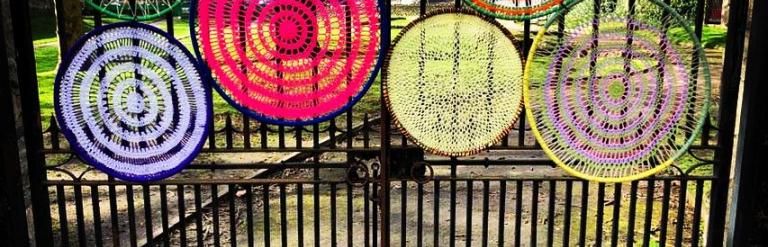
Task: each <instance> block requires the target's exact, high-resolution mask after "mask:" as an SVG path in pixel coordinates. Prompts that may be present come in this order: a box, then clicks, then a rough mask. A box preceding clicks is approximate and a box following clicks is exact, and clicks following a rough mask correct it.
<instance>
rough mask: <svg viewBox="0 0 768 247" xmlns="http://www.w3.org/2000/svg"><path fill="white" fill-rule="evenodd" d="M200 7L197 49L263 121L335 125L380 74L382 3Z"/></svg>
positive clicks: (233, 2)
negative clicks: (336, 118)
mask: <svg viewBox="0 0 768 247" xmlns="http://www.w3.org/2000/svg"><path fill="white" fill-rule="evenodd" d="M192 9H193V11H194V13H192V15H191V16H192V19H193V20H192V21H191V23H192V24H191V25H192V30H193V32H194V33H193V35H192V36H193V39H194V42H193V43H194V45H195V50H196V52H198V56H200V57H201V58H202V59H203V60H204V61H205V63H207V65H208V67H210V69H211V72H212V74H213V77H215V79H216V81H217V84H216V87H217V89H218V90H219V92H220V93H221V95H222V96H223V97H224V98H225V99H227V100H228V101H229V102H230V103H231V104H232V105H234V106H236V107H237V108H239V109H240V110H241V111H243V112H245V113H246V114H248V115H250V116H251V117H254V118H256V119H259V120H261V121H265V122H269V123H275V124H287V125H302V124H310V123H317V122H320V121H324V120H327V119H330V118H332V117H334V116H336V115H338V114H339V113H341V112H343V111H345V110H346V109H348V108H349V107H351V106H352V105H353V104H354V103H355V102H356V101H357V100H358V99H360V98H361V97H362V95H363V94H364V93H365V91H366V90H367V89H368V87H369V86H370V84H371V82H372V81H373V79H374V77H375V76H374V75H375V73H376V72H377V70H378V64H379V44H380V37H379V32H380V27H379V12H378V9H377V2H376V0H355V1H353V0H328V1H325V0H199V1H197V2H196V3H195V2H193V7H192ZM195 25H197V26H195Z"/></svg>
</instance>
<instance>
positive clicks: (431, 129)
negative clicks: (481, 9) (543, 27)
mask: <svg viewBox="0 0 768 247" xmlns="http://www.w3.org/2000/svg"><path fill="white" fill-rule="evenodd" d="M382 83H383V87H384V98H385V100H386V103H387V106H388V108H389V110H390V111H391V113H392V116H393V119H394V122H395V124H396V125H397V127H398V128H399V129H400V130H401V132H403V133H404V134H405V135H406V136H408V137H409V138H410V139H411V140H412V141H413V142H415V143H417V144H418V145H419V146H421V147H422V148H424V149H425V150H427V151H429V152H432V153H435V154H440V155H449V156H464V155H470V154H473V153H476V152H479V151H481V150H482V149H484V148H486V147H488V146H491V145H493V144H494V143H496V142H497V141H499V140H500V139H501V138H502V137H503V136H504V135H506V133H507V132H508V130H509V129H510V128H511V127H512V125H513V124H514V123H515V121H516V120H517V118H518V116H519V115H520V114H519V113H520V110H521V106H522V104H521V98H522V88H521V84H522V60H521V58H520V55H519V52H518V50H517V48H516V47H515V44H514V41H513V39H512V34H511V33H509V31H507V30H506V29H505V28H503V27H502V26H501V25H500V24H499V23H498V22H496V21H494V20H493V19H490V18H486V17H483V16H478V15H476V14H474V13H473V12H470V11H462V10H440V11H436V12H432V13H430V14H428V15H426V16H423V17H421V18H419V19H417V20H415V21H413V22H411V24H409V25H408V26H407V27H405V28H404V29H403V31H402V32H400V34H399V35H398V37H397V38H396V39H395V41H394V44H393V45H392V48H391V49H390V53H389V54H388V56H387V58H386V59H385V62H384V69H383V71H382Z"/></svg>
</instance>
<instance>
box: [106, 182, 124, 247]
mask: <svg viewBox="0 0 768 247" xmlns="http://www.w3.org/2000/svg"><path fill="white" fill-rule="evenodd" d="M114 180H115V179H114V178H113V177H112V176H109V177H108V181H114ZM107 188H108V189H109V192H108V195H109V216H110V223H111V225H112V245H113V246H119V245H120V244H121V243H122V242H121V241H120V218H119V216H118V213H117V188H116V187H115V185H114V184H110V185H109V186H108V187H107Z"/></svg>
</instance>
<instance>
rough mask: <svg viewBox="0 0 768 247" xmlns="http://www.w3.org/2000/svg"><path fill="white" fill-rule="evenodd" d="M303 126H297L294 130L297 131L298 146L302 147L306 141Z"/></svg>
mask: <svg viewBox="0 0 768 247" xmlns="http://www.w3.org/2000/svg"><path fill="white" fill-rule="evenodd" d="M303 129H304V127H303V126H296V127H294V131H296V134H295V135H296V148H302V146H303V142H304V136H303V135H304V134H303V132H302V131H303Z"/></svg>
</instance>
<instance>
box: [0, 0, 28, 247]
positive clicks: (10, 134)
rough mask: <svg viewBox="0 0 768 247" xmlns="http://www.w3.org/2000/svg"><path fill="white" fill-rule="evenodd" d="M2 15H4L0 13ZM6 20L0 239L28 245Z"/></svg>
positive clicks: (0, 97) (0, 55)
mask: <svg viewBox="0 0 768 247" xmlns="http://www.w3.org/2000/svg"><path fill="white" fill-rule="evenodd" d="M4 8H6V6H5V2H0V9H4ZM1 16H2V17H5V14H3V15H1ZM8 21H9V19H7V18H2V19H0V37H3V38H0V42H1V43H0V44H2V46H3V47H5V48H2V49H0V83H2V85H0V129H2V130H5V131H2V132H0V164H3V165H2V167H1V168H0V238H1V239H4V240H7V242H6V244H8V245H12V246H29V236H28V235H27V230H28V228H27V218H26V217H25V216H26V212H25V208H26V206H25V205H24V204H25V203H24V202H25V200H24V186H22V184H23V182H22V176H21V175H22V172H21V167H22V164H21V158H20V153H19V151H20V150H19V143H20V141H21V139H20V138H19V134H18V133H19V132H20V130H22V128H21V124H19V122H21V119H20V118H19V117H18V115H16V112H18V111H19V107H20V106H19V105H18V104H14V101H13V97H14V96H15V97H18V91H17V90H14V89H15V86H16V85H12V84H11V81H12V79H11V73H12V72H11V71H10V70H9V66H8V64H9V61H8V59H9V58H8V56H7V54H8V52H7V50H8V49H11V50H12V49H13V47H12V46H7V40H6V38H9V39H10V38H12V37H13V33H12V32H11V30H6V28H5V26H6V25H9V23H8Z"/></svg>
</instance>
